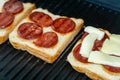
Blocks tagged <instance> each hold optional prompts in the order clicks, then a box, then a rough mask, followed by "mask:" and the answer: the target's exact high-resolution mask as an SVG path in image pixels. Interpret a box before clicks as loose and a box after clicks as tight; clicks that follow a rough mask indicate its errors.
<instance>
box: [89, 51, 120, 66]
mask: <svg viewBox="0 0 120 80" xmlns="http://www.w3.org/2000/svg"><path fill="white" fill-rule="evenodd" d="M88 62H92V63H96V64H104V65H110V66H114V67H120V57H116V56H110V55H108V54H105V53H102V52H100V51H92V52H91V53H90V56H89V58H88Z"/></svg>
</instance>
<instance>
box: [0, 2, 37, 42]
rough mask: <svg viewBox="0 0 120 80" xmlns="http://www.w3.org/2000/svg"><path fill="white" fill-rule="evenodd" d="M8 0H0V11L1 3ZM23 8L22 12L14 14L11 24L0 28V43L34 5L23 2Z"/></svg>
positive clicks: (0, 8) (0, 9)
mask: <svg viewBox="0 0 120 80" xmlns="http://www.w3.org/2000/svg"><path fill="white" fill-rule="evenodd" d="M7 1H8V0H0V12H2V8H3V5H4V4H5V3H6V2H7ZM23 8H24V9H23V10H22V12H20V13H18V14H15V15H14V17H15V18H14V21H13V22H12V24H10V25H9V26H7V27H6V28H4V29H0V44H2V43H3V42H5V41H6V40H7V39H8V36H9V33H10V32H11V31H12V30H13V29H14V28H15V27H16V26H17V24H18V23H19V22H20V21H21V20H22V19H23V18H24V17H25V16H27V15H28V14H29V13H30V12H31V11H32V10H33V9H35V5H34V4H32V3H23Z"/></svg>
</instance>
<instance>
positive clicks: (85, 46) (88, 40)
mask: <svg viewBox="0 0 120 80" xmlns="http://www.w3.org/2000/svg"><path fill="white" fill-rule="evenodd" d="M96 39H97V34H93V33H91V34H89V35H87V36H86V37H85V38H84V39H83V42H82V45H81V49H80V52H79V53H80V54H81V55H82V56H83V57H89V54H90V52H91V51H92V48H93V45H94V42H95V40H96Z"/></svg>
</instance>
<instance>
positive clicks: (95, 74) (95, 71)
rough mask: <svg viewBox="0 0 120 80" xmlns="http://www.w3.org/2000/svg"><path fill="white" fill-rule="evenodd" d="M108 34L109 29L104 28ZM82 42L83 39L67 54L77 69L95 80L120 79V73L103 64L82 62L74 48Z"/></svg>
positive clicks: (71, 63) (68, 59)
mask: <svg viewBox="0 0 120 80" xmlns="http://www.w3.org/2000/svg"><path fill="white" fill-rule="evenodd" d="M101 30H103V29H101ZM103 31H105V32H106V34H107V35H110V33H109V32H108V31H107V30H103ZM80 43H82V41H81V39H80V40H79V41H78V42H77V43H76V44H75V46H74V47H73V49H72V51H71V52H70V54H69V55H68V56H67V61H68V62H69V63H70V65H71V66H72V67H73V69H75V70H76V71H78V72H80V73H84V74H86V75H87V76H88V77H89V78H91V79H93V80H120V73H114V72H110V71H108V70H106V69H105V68H104V67H103V65H100V64H94V63H82V62H80V61H78V60H77V59H76V58H75V57H74V56H73V50H74V48H75V47H76V46H77V45H78V44H80Z"/></svg>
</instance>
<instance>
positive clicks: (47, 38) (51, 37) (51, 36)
mask: <svg viewBox="0 0 120 80" xmlns="http://www.w3.org/2000/svg"><path fill="white" fill-rule="evenodd" d="M57 42H58V36H57V34H56V33H54V32H46V33H44V34H43V35H42V36H40V37H39V38H38V39H37V40H36V41H35V42H33V43H34V44H35V45H37V46H40V47H45V48H49V47H52V46H54V45H56V44H57Z"/></svg>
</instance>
